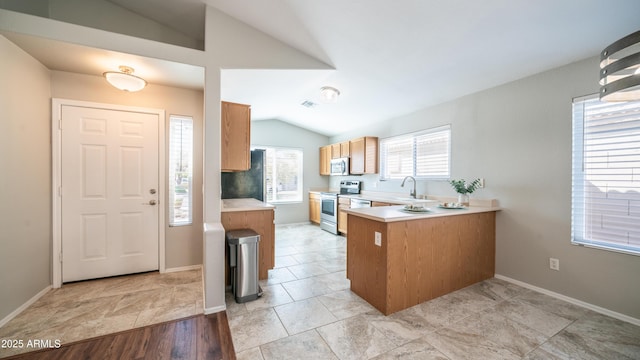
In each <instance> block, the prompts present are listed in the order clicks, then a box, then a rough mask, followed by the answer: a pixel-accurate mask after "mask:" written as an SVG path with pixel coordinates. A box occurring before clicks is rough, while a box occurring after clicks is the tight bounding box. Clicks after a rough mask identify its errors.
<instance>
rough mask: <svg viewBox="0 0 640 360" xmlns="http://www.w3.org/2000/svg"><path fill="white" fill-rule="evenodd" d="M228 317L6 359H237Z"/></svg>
mask: <svg viewBox="0 0 640 360" xmlns="http://www.w3.org/2000/svg"><path fill="white" fill-rule="evenodd" d="M235 358H236V356H235V352H234V349H233V342H232V340H231V333H230V332H229V325H228V322H227V315H226V313H225V312H219V313H216V314H212V315H196V316H192V317H189V318H184V319H179V320H173V321H168V322H164V323H160V324H155V325H149V326H145V327H141V328H137V329H132V330H126V331H121V332H118V333H114V334H109V335H104V336H100V337H96V338H92V339H87V340H81V341H77V342H74V343H70V344H64V345H62V346H61V347H59V348H57V349H56V348H54V349H45V350H38V351H34V352H30V353H25V354H20V355H15V356H12V357H9V358H7V359H20V360H45V359H46V360H49V359H158V360H160V359H187V360H196V359H197V360H200V359H203V360H204V359H235Z"/></svg>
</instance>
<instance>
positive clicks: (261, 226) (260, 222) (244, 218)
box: [220, 209, 276, 280]
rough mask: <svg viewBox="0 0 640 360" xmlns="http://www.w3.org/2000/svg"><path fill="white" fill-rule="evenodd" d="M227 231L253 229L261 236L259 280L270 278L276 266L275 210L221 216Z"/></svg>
mask: <svg viewBox="0 0 640 360" xmlns="http://www.w3.org/2000/svg"><path fill="white" fill-rule="evenodd" d="M220 218H221V222H222V226H223V227H224V229H225V231H229V230H239V229H251V230H253V231H255V232H256V233H258V234H260V242H259V243H258V253H259V254H258V256H259V259H258V278H259V279H260V280H263V279H266V278H267V277H268V271H269V270H270V269H273V267H274V266H275V237H276V235H275V229H276V228H275V225H274V223H273V219H274V210H273V209H269V210H256V211H229V212H223V213H221V214H220Z"/></svg>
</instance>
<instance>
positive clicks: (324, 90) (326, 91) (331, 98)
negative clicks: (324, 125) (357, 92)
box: [320, 86, 340, 103]
mask: <svg viewBox="0 0 640 360" xmlns="http://www.w3.org/2000/svg"><path fill="white" fill-rule="evenodd" d="M338 96H340V91H339V90H338V89H336V88H334V87H331V86H323V87H321V88H320V99H321V100H322V102H324V103H335V102H338Z"/></svg>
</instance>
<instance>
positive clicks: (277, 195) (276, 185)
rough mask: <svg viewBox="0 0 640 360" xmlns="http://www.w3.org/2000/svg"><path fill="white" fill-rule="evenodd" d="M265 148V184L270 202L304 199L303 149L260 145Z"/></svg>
mask: <svg viewBox="0 0 640 360" xmlns="http://www.w3.org/2000/svg"><path fill="white" fill-rule="evenodd" d="M260 148H261V149H265V150H266V151H265V157H266V159H265V163H266V164H265V186H266V188H267V191H266V193H267V194H266V196H267V199H266V201H267V202H268V203H288V202H300V201H302V171H303V166H302V150H301V149H294V148H274V147H262V146H261V147H260Z"/></svg>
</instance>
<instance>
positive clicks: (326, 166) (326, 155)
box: [320, 145, 331, 175]
mask: <svg viewBox="0 0 640 360" xmlns="http://www.w3.org/2000/svg"><path fill="white" fill-rule="evenodd" d="M320 175H331V145H327V146H323V147H321V148H320Z"/></svg>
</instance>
